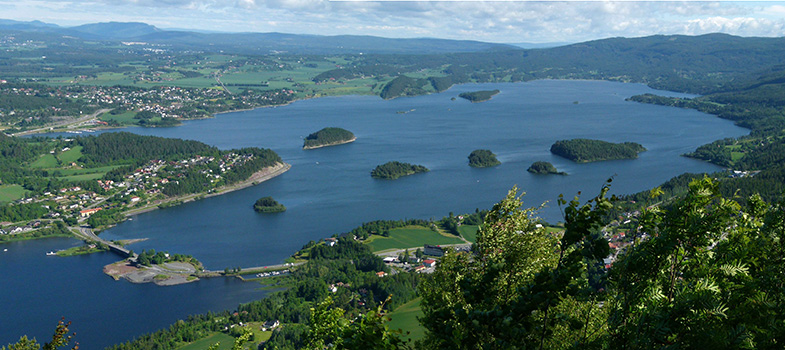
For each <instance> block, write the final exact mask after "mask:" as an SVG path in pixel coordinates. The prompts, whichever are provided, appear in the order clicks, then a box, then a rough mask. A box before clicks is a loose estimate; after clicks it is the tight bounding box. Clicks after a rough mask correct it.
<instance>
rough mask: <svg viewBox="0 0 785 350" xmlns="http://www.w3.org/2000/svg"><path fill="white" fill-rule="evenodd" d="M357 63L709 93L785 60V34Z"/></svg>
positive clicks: (454, 77)
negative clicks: (627, 84)
mask: <svg viewBox="0 0 785 350" xmlns="http://www.w3.org/2000/svg"><path fill="white" fill-rule="evenodd" d="M355 64H356V65H358V66H372V65H378V64H388V65H396V64H397V65H403V66H407V65H408V66H410V67H417V68H430V69H441V73H442V75H446V77H439V78H440V79H444V78H447V79H449V81H447V82H446V83H447V84H448V85H452V84H458V83H465V82H497V81H528V80H536V79H576V78H577V79H604V80H616V81H624V82H638V83H645V84H648V85H649V86H651V87H654V88H660V89H667V90H671V91H683V92H691V93H698V94H706V93H712V92H721V91H726V90H728V89H729V88H732V87H733V85H735V84H736V82H738V81H745V80H748V79H749V76H750V75H758V74H760V73H762V72H765V71H768V70H770V69H771V68H772V67H776V66H778V65H783V64H785V38H743V37H737V36H731V35H725V34H708V35H701V36H683V35H670V36H664V35H657V36H649V37H643V38H612V39H602V40H596V41H589V42H585V43H579V44H573V45H568V46H562V47H556V48H550V49H538V50H507V51H496V52H475V53H461V54H447V55H427V56H418V57H411V56H396V57H390V56H380V55H367V56H364V57H362V58H360V59H358V60H356V61H355ZM441 67H444V68H441ZM397 83H399V84H400V82H397ZM417 84H418V86H416V87H417V88H419V87H421V86H422V84H421V82H419V81H418V82H417ZM440 84H441V85H444V84H445V82H444V81H441V82H440ZM433 85H434V88H431V87H428V88H429V89H431V90H433V91H441V90H443V89H444V88H443V87H442V88H437V87H436V84H433Z"/></svg>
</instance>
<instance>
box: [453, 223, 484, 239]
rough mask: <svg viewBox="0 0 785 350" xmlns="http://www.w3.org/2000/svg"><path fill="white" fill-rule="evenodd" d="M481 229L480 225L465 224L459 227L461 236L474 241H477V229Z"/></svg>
mask: <svg viewBox="0 0 785 350" xmlns="http://www.w3.org/2000/svg"><path fill="white" fill-rule="evenodd" d="M479 230H480V226H477V225H463V226H461V227H458V233H460V234H461V237H463V238H464V239H466V240H467V241H469V242H472V243H477V231H479Z"/></svg>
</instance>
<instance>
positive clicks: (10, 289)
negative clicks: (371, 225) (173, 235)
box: [0, 238, 268, 350]
mask: <svg viewBox="0 0 785 350" xmlns="http://www.w3.org/2000/svg"><path fill="white" fill-rule="evenodd" d="M77 244H81V242H80V241H77V240H74V239H70V238H50V239H43V240H36V241H23V242H14V243H8V244H2V245H0V248H2V249H0V271H2V275H1V276H2V277H0V295H2V301H3V302H2V304H1V305H2V306H0V344H2V345H7V344H8V343H11V342H16V341H17V340H18V339H19V336H21V335H23V334H26V335H27V336H28V337H35V338H37V339H38V341H39V342H40V343H42V344H43V343H44V342H46V341H48V340H51V339H52V333H53V331H54V328H55V326H56V325H57V321H58V320H60V318H61V317H65V318H66V320H70V321H71V322H72V324H71V331H74V332H76V337H75V338H74V339H75V340H76V341H78V342H79V343H80V349H86V350H91V349H102V348H104V347H107V346H110V345H112V344H116V343H120V342H124V341H127V340H131V339H133V338H134V337H136V336H139V335H141V334H144V333H149V332H153V331H156V330H158V329H161V328H164V327H167V326H168V325H170V324H172V323H174V322H175V321H177V320H178V319H184V318H186V317H188V315H194V314H200V313H205V312H207V311H223V310H234V309H235V308H236V307H237V305H238V304H239V303H244V302H250V301H253V300H256V299H260V298H263V297H264V296H265V295H267V293H268V292H266V291H262V290H260V289H259V287H260V286H259V285H258V284H254V283H243V282H241V281H240V280H237V279H230V278H211V279H204V280H201V281H197V282H193V283H189V284H184V285H179V286H171V287H158V286H156V285H154V284H131V283H129V282H126V281H115V280H113V279H112V278H111V277H109V276H107V275H105V274H104V273H103V272H102V268H103V266H104V265H107V264H111V263H113V262H115V261H117V260H119V258H118V256H117V255H115V254H113V253H98V254H91V255H83V256H75V257H68V258H61V257H54V256H46V252H48V251H52V250H58V249H64V248H67V247H70V246H74V245H77ZM3 249H8V251H2V250H3Z"/></svg>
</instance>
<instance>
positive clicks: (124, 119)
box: [98, 111, 137, 125]
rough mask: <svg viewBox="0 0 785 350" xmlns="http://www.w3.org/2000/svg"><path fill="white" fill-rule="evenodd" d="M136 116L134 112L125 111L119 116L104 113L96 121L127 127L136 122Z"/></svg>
mask: <svg viewBox="0 0 785 350" xmlns="http://www.w3.org/2000/svg"><path fill="white" fill-rule="evenodd" d="M135 116H136V112H134V111H126V112H123V113H120V114H111V113H104V114H101V116H100V117H98V119H101V120H103V121H105V122H117V123H118V124H121V125H129V124H134V123H135V122H136V121H137V120H136V119H134V117H135Z"/></svg>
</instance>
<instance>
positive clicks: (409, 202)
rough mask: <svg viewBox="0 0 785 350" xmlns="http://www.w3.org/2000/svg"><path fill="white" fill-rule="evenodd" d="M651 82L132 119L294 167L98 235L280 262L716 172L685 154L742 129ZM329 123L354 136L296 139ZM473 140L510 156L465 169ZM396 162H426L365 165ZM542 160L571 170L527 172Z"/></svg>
mask: <svg viewBox="0 0 785 350" xmlns="http://www.w3.org/2000/svg"><path fill="white" fill-rule="evenodd" d="M491 89H499V90H501V93H500V94H498V95H496V96H494V97H493V99H491V100H490V101H487V102H482V103H469V102H468V101H465V100H463V99H456V100H452V97H455V96H457V95H458V94H459V93H461V92H466V91H474V90H491ZM646 92H656V91H654V90H651V89H650V88H648V87H646V86H643V85H638V84H622V83H612V82H598V81H536V82H531V83H516V84H467V85H460V86H456V87H453V88H452V89H450V90H448V91H447V92H444V93H440V94H433V95H428V96H419V97H413V98H399V99H394V100H390V101H384V100H381V99H379V98H378V97H375V96H347V97H335V98H320V99H313V100H305V101H297V102H295V103H293V104H291V105H289V106H285V107H278V108H261V109H256V110H252V111H245V112H237V113H230V114H221V115H218V116H217V117H216V118H214V119H209V120H199V121H192V122H187V123H185V125H183V126H180V127H175V128H165V129H145V128H129V129H126V130H128V131H131V132H135V133H140V134H145V135H157V136H163V137H177V138H185V139H195V140H199V141H202V142H205V143H207V144H210V145H215V146H218V147H220V148H222V149H227V148H237V147H246V146H259V147H266V148H272V149H273V150H275V151H276V152H278V154H280V155H281V157H282V158H283V159H284V161H286V162H288V163H290V164H292V169H291V170H290V171H288V172H287V173H285V174H283V175H281V176H279V177H277V178H275V179H273V180H270V181H267V182H265V183H262V184H260V185H258V186H254V187H252V188H249V189H246V190H243V191H238V192H233V193H228V194H225V195H222V196H218V197H213V198H209V199H206V200H202V201H197V202H192V203H187V204H185V205H181V206H178V207H174V208H168V209H165V210H158V211H155V212H152V213H147V214H143V215H139V216H138V217H136V218H134V220H133V221H129V222H125V223H123V224H120V225H118V226H117V227H115V228H112V229H110V230H108V231H106V232H105V233H103V235H104V237H106V238H109V239H128V238H138V237H144V238H149V240H147V241H145V242H143V243H140V244H139V245H138V246H135V247H134V250H136V251H140V250H141V249H149V248H153V249H157V250H167V251H170V252H177V253H183V254H191V255H194V256H196V257H198V258H199V259H200V260H201V261H202V262H203V263H204V264H205V266H207V267H208V268H211V269H223V268H226V267H238V266H239V267H246V266H263V265H268V264H276V263H280V262H282V261H283V260H284V259H285V258H286V257H288V256H289V255H291V254H292V252H294V251H296V250H297V249H299V248H300V247H302V245H304V244H305V243H307V242H308V241H309V240H318V239H321V238H324V237H329V236H330V235H332V234H335V233H341V232H346V231H348V230H351V229H352V228H354V227H356V226H358V225H359V224H361V223H362V222H366V221H371V220H378V219H392V220H397V219H403V218H420V219H430V218H435V219H439V218H441V217H442V216H446V215H447V214H448V213H449V212H451V211H452V212H455V213H465V212H473V211H474V210H475V209H477V208H480V209H487V208H490V207H491V206H492V205H493V204H494V203H496V202H498V201H499V200H500V199H501V198H503V197H504V195H505V194H506V193H507V191H508V190H510V189H511V188H512V187H513V186H516V185H517V187H518V188H519V189H520V190H522V191H525V192H526V193H527V195H526V196H525V197H524V201H525V203H526V204H527V205H528V206H539V205H541V204H543V203H546V207H545V208H544V209H542V210H541V211H540V212H539V214H538V215H539V216H540V217H542V218H544V219H545V220H547V221H549V222H557V221H560V220H561V214H560V210H559V208H558V207H557V206H556V204H555V203H556V199H557V197H558V195H559V194H564V195H565V196H567V197H568V198H572V196H574V195H575V194H577V193H578V192H579V191H580V192H582V193H584V194H586V196H587V197H586V199H588V198H589V197H588V196H592V195H595V194H596V193H598V191H599V189H600V188H601V186H602V185H603V184H604V182H605V180H606V179H608V178H610V177H614V179H615V180H614V183H613V186H612V192H613V193H632V192H637V191H641V190H645V189H648V188H651V187H653V186H656V185H659V184H660V183H662V182H664V181H666V180H668V179H669V178H671V177H673V176H676V175H679V174H681V173H684V172H714V171H717V170H720V168H719V167H716V166H714V165H711V164H708V163H705V162H702V161H697V160H694V159H689V158H685V157H682V156H681V154H683V153H686V152H690V151H692V150H694V149H695V148H696V147H697V146H699V145H702V144H705V143H708V142H711V141H713V140H717V139H721V138H725V137H734V136H739V135H743V134H745V133H746V132H747V131H746V130H745V129H742V128H739V127H736V126H734V125H733V124H732V123H730V122H728V121H725V120H721V119H718V118H716V117H714V116H710V115H707V114H703V113H699V112H696V111H692V110H684V109H676V108H669V107H663V106H654V105H645V104H638V103H634V102H627V101H625V98H627V97H629V96H632V95H636V94H641V93H646ZM657 93H660V94H663V93H665V92H657ZM670 94H672V93H670ZM576 102H577V103H576ZM398 112H407V113H398ZM327 126H334V127H341V128H344V129H347V130H350V131H352V132H353V133H354V134H355V135H356V136H357V141H356V142H353V143H351V144H347V145H341V146H336V147H327V148H321V149H316V150H308V151H304V150H302V149H301V148H302V142H303V141H302V139H303V138H304V137H305V136H307V135H308V134H309V133H312V132H315V131H317V130H319V129H321V128H323V127H327ZM579 137H583V138H593V139H601V140H605V141H612V142H622V141H633V142H638V143H641V144H643V145H644V146H645V147H646V148H647V149H648V151H647V152H644V153H642V154H641V155H640V157H639V159H635V160H619V161H606V162H596V163H588V164H576V163H573V162H571V161H569V160H566V159H563V158H560V157H557V156H554V155H551V154H550V151H549V150H550V146H551V144H553V142H555V141H557V140H562V139H571V138H579ZM478 148H482V149H490V150H491V151H493V152H494V153H496V154H497V155H498V158H499V160H500V161H501V162H502V165H500V166H498V167H494V168H487V169H475V168H471V167H469V166H468V165H467V164H468V162H467V156H468V155H469V153H470V152H471V151H472V150H474V149H478ZM393 160H397V161H403V162H409V163H414V164H422V165H424V166H426V167H428V168H429V169H431V171H430V172H429V173H425V174H417V175H414V176H408V177H404V178H400V179H398V180H394V181H389V180H378V179H373V178H371V177H370V175H369V173H370V171H371V170H372V169H373V168H374V167H375V166H376V165H378V164H381V163H385V162H387V161H393ZM538 160H544V161H549V162H551V163H553V164H554V165H555V166H556V167H557V168H558V169H559V170H561V171H566V172H567V173H569V174H570V175H569V176H541V175H533V174H530V173H528V172H526V169H527V168H528V167H529V165H531V163H533V162H535V161H538ZM264 196H272V197H273V198H275V199H276V200H277V201H278V202H280V203H283V204H284V205H285V206H286V207H287V208H288V210H287V211H286V212H284V213H280V214H273V215H270V214H260V213H256V212H254V211H253V210H252V209H251V206H252V204H253V203H254V202H255V201H256V199H258V198H260V197H264Z"/></svg>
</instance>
